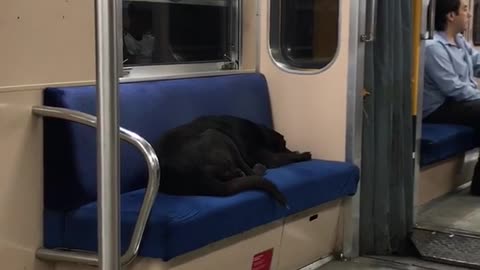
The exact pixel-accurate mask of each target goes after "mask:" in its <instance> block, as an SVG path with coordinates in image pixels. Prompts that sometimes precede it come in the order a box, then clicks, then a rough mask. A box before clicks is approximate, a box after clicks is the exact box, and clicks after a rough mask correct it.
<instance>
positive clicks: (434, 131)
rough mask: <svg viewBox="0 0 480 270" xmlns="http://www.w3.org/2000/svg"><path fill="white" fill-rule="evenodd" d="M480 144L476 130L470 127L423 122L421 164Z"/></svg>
mask: <svg viewBox="0 0 480 270" xmlns="http://www.w3.org/2000/svg"><path fill="white" fill-rule="evenodd" d="M478 146H479V142H478V140H476V136H475V131H474V130H473V129H472V128H470V127H466V126H460V125H449V124H431V123H423V125H422V140H421V160H420V164H421V166H427V165H431V164H434V163H436V162H439V161H442V160H446V159H448V158H451V157H454V156H456V155H459V154H463V153H465V152H466V151H468V150H471V149H474V148H476V147H478Z"/></svg>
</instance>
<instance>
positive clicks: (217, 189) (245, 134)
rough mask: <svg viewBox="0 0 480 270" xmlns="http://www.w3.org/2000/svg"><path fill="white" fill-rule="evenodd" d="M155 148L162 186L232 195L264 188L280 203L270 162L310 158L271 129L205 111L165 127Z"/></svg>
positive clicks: (173, 190)
mask: <svg viewBox="0 0 480 270" xmlns="http://www.w3.org/2000/svg"><path fill="white" fill-rule="evenodd" d="M154 148H155V151H156V153H157V155H158V157H159V159H160V166H161V170H162V171H161V181H160V190H161V191H162V192H165V193H168V194H175V195H207V196H229V195H233V194H236V193H239V192H242V191H246V190H261V191H265V192H267V193H268V194H270V195H271V196H272V197H273V198H274V199H276V200H277V201H278V202H279V203H280V204H282V205H284V206H286V204H287V200H286V198H285V196H284V195H283V194H282V193H281V192H280V191H279V190H278V188H277V187H276V186H275V185H274V184H273V183H272V182H270V181H268V180H266V179H265V178H264V177H263V176H264V174H265V171H266V169H267V168H275V167H279V166H283V165H286V164H289V163H293V162H300V161H306V160H310V159H311V154H310V153H308V152H305V153H298V152H292V151H290V150H289V149H288V148H287V147H286V142H285V139H284V137H283V136H282V135H281V134H280V133H278V132H276V131H275V130H273V129H270V128H268V127H266V126H263V125H259V124H256V123H254V122H251V121H249V120H246V119H242V118H238V117H234V116H203V117H200V118H197V119H195V120H193V121H192V122H190V123H187V124H184V125H181V126H179V127H176V128H174V129H171V130H169V131H168V132H167V133H165V134H164V135H163V136H162V137H161V138H160V140H159V141H158V142H157V144H155V145H154Z"/></svg>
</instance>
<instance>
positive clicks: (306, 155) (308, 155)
mask: <svg viewBox="0 0 480 270" xmlns="http://www.w3.org/2000/svg"><path fill="white" fill-rule="evenodd" d="M311 159H312V153H310V152H304V153H301V154H300V160H302V161H306V160H311Z"/></svg>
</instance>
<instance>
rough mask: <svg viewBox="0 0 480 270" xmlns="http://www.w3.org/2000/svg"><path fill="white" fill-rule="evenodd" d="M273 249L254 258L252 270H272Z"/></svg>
mask: <svg viewBox="0 0 480 270" xmlns="http://www.w3.org/2000/svg"><path fill="white" fill-rule="evenodd" d="M272 257H273V248H272V249H269V250H266V251H264V252H261V253H258V254H257V255H255V256H254V257H253V263H252V270H270V266H271V265H272Z"/></svg>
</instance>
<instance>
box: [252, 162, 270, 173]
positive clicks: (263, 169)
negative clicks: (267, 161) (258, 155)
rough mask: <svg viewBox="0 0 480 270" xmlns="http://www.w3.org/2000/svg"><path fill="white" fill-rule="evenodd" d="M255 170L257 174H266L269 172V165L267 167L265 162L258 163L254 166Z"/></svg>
mask: <svg viewBox="0 0 480 270" xmlns="http://www.w3.org/2000/svg"><path fill="white" fill-rule="evenodd" d="M253 172H254V173H255V175H258V176H264V175H265V173H266V172H267V167H265V165H263V164H260V163H257V164H255V166H253Z"/></svg>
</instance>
